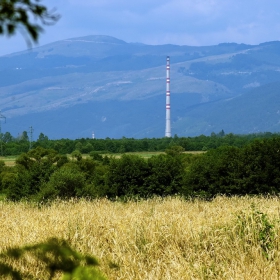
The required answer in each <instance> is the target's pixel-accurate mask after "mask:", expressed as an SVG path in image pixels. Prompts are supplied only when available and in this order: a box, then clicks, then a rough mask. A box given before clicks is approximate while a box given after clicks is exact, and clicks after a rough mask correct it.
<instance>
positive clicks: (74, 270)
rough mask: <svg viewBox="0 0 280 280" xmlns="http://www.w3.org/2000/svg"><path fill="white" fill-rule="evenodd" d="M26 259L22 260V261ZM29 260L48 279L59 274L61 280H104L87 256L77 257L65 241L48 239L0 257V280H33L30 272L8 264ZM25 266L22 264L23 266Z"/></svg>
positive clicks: (76, 253)
mask: <svg viewBox="0 0 280 280" xmlns="http://www.w3.org/2000/svg"><path fill="white" fill-rule="evenodd" d="M27 256H28V257H29V258H26V257H27ZM30 256H32V257H33V259H35V260H37V261H39V262H40V263H42V264H43V266H44V269H45V270H44V271H47V272H48V275H49V279H53V278H54V277H55V276H56V274H57V273H63V277H62V279H63V280H70V279H83V280H87V279H93V280H105V278H104V277H103V276H102V275H101V274H100V272H98V271H97V270H96V266H97V265H98V261H97V259H96V258H94V257H92V256H89V255H81V254H80V253H78V252H77V251H75V250H73V249H72V248H71V247H70V246H69V245H68V243H67V242H66V241H65V240H59V239H56V238H51V239H49V240H47V241H46V242H43V243H38V244H35V245H30V246H24V247H14V248H10V249H8V250H7V251H5V252H3V253H1V254H0V258H1V259H0V278H2V277H8V276H10V277H11V278H12V279H15V280H21V279H27V278H28V279H30V278H31V279H35V276H34V275H32V272H30V271H29V272H26V269H22V270H21V269H20V268H19V265H17V266H16V267H15V265H14V266H13V265H11V262H13V264H14V263H18V262H20V261H23V260H25V261H26V262H27V260H30ZM24 263H25V262H24Z"/></svg>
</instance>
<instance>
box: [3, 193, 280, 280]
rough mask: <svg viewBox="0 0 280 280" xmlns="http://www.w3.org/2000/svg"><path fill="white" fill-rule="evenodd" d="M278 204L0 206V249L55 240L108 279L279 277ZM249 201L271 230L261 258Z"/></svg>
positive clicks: (168, 201)
mask: <svg viewBox="0 0 280 280" xmlns="http://www.w3.org/2000/svg"><path fill="white" fill-rule="evenodd" d="M279 202H280V200H279V199H278V198H248V197H244V198H237V197H235V198H225V197H217V198H216V199H214V200H213V201H212V202H205V201H198V200H196V201H192V202H186V201H184V200H182V199H180V198H166V199H151V200H147V201H141V202H127V203H121V202H110V201H108V200H106V199H103V200H96V201H92V202H90V201H85V200H80V201H75V200H73V201H70V202H55V203H53V204H51V205H50V206H42V207H41V208H38V207H36V206H34V205H31V204H28V203H23V202H22V203H10V202H0V224H1V227H0V248H1V249H0V250H2V251H3V250H5V249H7V248H8V247H10V246H21V245H24V244H32V243H36V242H41V241H45V240H46V239H48V238H50V237H58V238H64V239H66V240H68V241H69V242H70V245H71V246H73V247H74V248H75V249H77V250H79V251H81V252H83V253H90V254H93V255H95V256H97V257H98V259H99V260H100V264H101V266H100V269H101V271H103V272H104V274H105V275H107V278H108V279H279V278H280V262H279V261H280V251H279V248H280V246H279V235H280V224H279V205H280V204H279ZM252 204H254V205H255V207H256V209H257V210H259V211H261V212H263V213H266V214H267V219H268V220H269V222H270V223H272V224H274V225H275V227H274V228H273V231H274V234H275V235H274V236H272V237H273V238H272V239H271V240H272V241H271V244H270V245H271V247H269V251H268V254H267V255H265V254H264V251H263V249H262V247H261V243H260V240H259V239H258V238H259V229H260V227H261V226H262V225H258V224H257V223H258V221H256V222H255V223H254V222H253V221H252V217H253V214H252V213H257V210H252V209H251V208H250V205H252ZM241 213H243V214H241ZM238 215H241V216H240V217H241V218H238ZM262 217H263V216H262ZM242 222H243V223H242ZM261 223H262V224H264V223H265V222H261ZM256 233H257V234H256ZM28 269H37V268H36V266H35V265H34V266H31V267H29V268H28Z"/></svg>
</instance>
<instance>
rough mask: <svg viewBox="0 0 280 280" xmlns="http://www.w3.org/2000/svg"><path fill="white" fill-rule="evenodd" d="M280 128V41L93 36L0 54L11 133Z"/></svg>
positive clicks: (156, 133)
mask: <svg viewBox="0 0 280 280" xmlns="http://www.w3.org/2000/svg"><path fill="white" fill-rule="evenodd" d="M167 55H169V56H170V57H171V94H172V95H171V109H172V110H171V118H172V133H173V134H174V133H176V134H178V135H180V136H194V135H199V134H210V133H211V132H219V131H220V130H221V129H224V130H225V131H226V132H227V133H228V132H233V133H250V132H258V131H278V126H279V113H278V107H279V106H278V105H279V102H278V99H279V98H278V92H279V89H280V88H279V87H280V86H279V83H280V42H278V41H277V42H267V43H263V44H260V45H256V46H253V45H245V44H235V43H230V44H219V45H217V46H204V47H191V46H176V45H159V46H152V45H145V44H139V43H127V42H124V41H122V40H119V39H116V38H113V37H109V36H86V37H81V38H72V39H67V40H62V41H58V42H54V43H52V44H48V45H45V46H42V47H39V48H34V49H33V50H32V51H24V52H19V53H14V54H11V55H7V56H2V57H0V74H1V79H0V94H1V100H0V109H1V113H2V114H3V115H5V116H6V117H7V123H6V124H5V125H3V130H5V131H10V132H12V133H14V134H17V133H21V132H22V131H23V130H28V127H30V126H31V125H32V126H33V127H34V129H35V135H36V134H39V133H40V132H43V133H45V134H46V135H48V136H49V137H51V138H63V137H64V138H80V137H90V136H91V133H92V131H94V132H95V134H96V136H97V137H99V138H104V137H112V138H120V137H122V136H125V137H135V138H142V137H162V136H164V129H165V71H166V69H165V63H166V56H167Z"/></svg>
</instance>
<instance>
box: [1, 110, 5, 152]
mask: <svg viewBox="0 0 280 280" xmlns="http://www.w3.org/2000/svg"><path fill="white" fill-rule="evenodd" d="M1 119H5V123H6V117H5V116H4V115H2V113H1V111H0V146H1V156H3V135H2V122H1Z"/></svg>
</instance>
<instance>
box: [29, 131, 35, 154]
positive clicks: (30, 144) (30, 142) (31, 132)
mask: <svg viewBox="0 0 280 280" xmlns="http://www.w3.org/2000/svg"><path fill="white" fill-rule="evenodd" d="M29 129H30V130H29V133H30V140H29V151H30V150H31V149H32V136H33V131H34V129H33V127H32V126H30V127H29Z"/></svg>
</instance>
